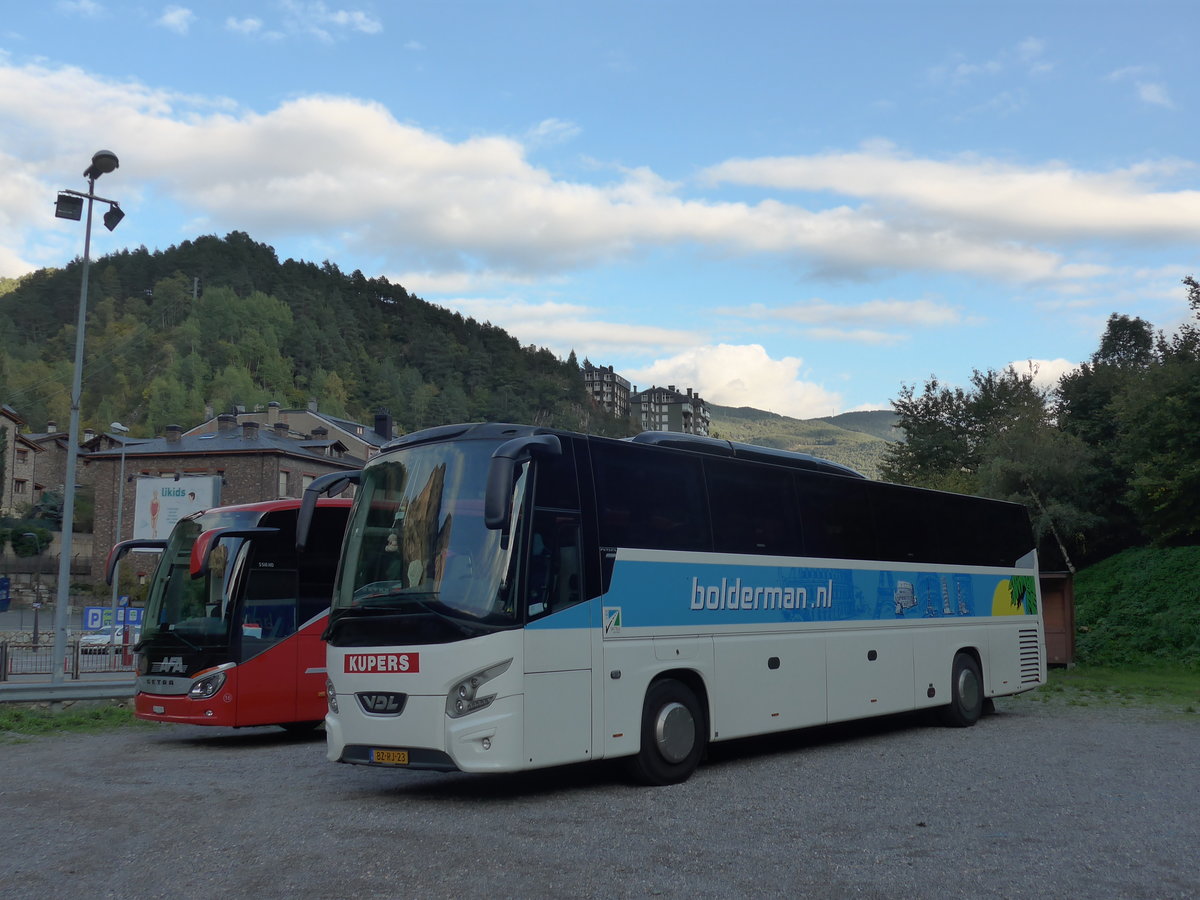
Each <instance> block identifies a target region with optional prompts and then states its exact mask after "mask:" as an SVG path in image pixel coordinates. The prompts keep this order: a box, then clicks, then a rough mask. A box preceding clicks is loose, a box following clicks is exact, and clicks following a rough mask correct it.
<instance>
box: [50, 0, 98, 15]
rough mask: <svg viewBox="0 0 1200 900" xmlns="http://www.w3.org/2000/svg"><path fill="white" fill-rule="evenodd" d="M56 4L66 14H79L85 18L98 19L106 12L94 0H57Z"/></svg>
mask: <svg viewBox="0 0 1200 900" xmlns="http://www.w3.org/2000/svg"><path fill="white" fill-rule="evenodd" d="M56 6H57V7H58V8H59V9H60V10H62V11H63V12H65V13H67V14H68V15H80V16H83V17H84V18H87V19H98V18H99V17H100V16H102V15H104V13H105V12H106V10H105V8H104V6H103V5H101V4H99V3H97V2H95V0H59V2H58V3H57V4H56Z"/></svg>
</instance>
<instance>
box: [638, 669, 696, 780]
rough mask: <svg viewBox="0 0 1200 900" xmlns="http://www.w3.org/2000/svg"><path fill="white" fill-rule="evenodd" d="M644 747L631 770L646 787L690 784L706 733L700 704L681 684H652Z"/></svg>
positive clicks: (644, 713) (670, 680) (668, 680)
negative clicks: (648, 785)
mask: <svg viewBox="0 0 1200 900" xmlns="http://www.w3.org/2000/svg"><path fill="white" fill-rule="evenodd" d="M641 737H642V747H641V750H639V751H638V754H637V756H635V757H633V758H632V759H631V760H630V770H631V772H632V773H633V775H634V777H635V778H637V780H639V781H641V782H642V783H644V784H656V785H661V784H678V783H679V782H681V781H687V779H688V778H689V777H691V774H692V773H693V772H695V771H696V767H697V766H698V765H699V764H700V757H701V756H702V755H703V754H704V747H705V744H706V742H707V733H706V729H705V724H704V715H703V713H702V712H701V710H700V701H698V700H697V699H696V695H695V693H693V692H692V690H691V689H690V688H689V687H688V686H687V685H685V684H684V683H683V682H682V681H677V680H675V679H674V678H664V679H663V680H662V681H656V682H654V684H652V685H650V690H648V691H647V692H646V702H645V705H644V706H643V707H642V734H641Z"/></svg>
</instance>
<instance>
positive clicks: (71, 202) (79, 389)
mask: <svg viewBox="0 0 1200 900" xmlns="http://www.w3.org/2000/svg"><path fill="white" fill-rule="evenodd" d="M119 165H120V162H119V161H118V160H117V154H115V153H113V152H112V151H111V150H99V151H97V152H96V153H95V154H93V156H92V164H91V165H90V166H88V167H87V168H86V169H84V171H83V177H84V178H86V179H87V180H88V191H87V193H86V194H81V193H80V192H79V191H71V190H62V191H59V192H58V203H57V205H56V206H55V210H54V215H55V216H57V217H58V218H60V219H75V220H76V221H78V220H79V217H80V213H81V212H82V207H83V201H84V200H87V225H86V226H84V231H83V277H82V283H81V284H80V287H79V321H78V324H77V325H76V327H75V374H74V377H73V379H72V381H71V424H70V427H69V428H68V429H67V471H66V475H65V476H64V479H63V507H62V552H61V553H60V554H59V558H58V591H57V593H56V594H55V600H54V662H53V665H51V667H50V673H51V674H50V680H51V682H52V683H54V684H60V683H62V680H63V662H64V660H65V659H66V656H67V610H68V606H69V604H70V602H71V536H72V533H73V531H74V528H75V470H76V468H77V463H78V459H79V402H80V398H81V395H82V393H83V330H84V326H85V325H86V324H87V290H88V266H89V264H90V262H91V252H92V203H93V201H95V200H99V201H100V202H102V203H107V204H108V205H109V210H108V212H106V213H105V214H104V227H106V228H107V229H108V230H109V231H112V230H113V229H114V228H116V227H117V223H118V222H120V221H121V219H123V218H124V217H125V214H124V213H123V212H121V207H120V206H118V204H117V201H116V200H107V199H105V198H104V197H97V196H96V179H97V178H99V177H100V176H101V175H106V174H108V173H109V172H113V171H115V170H116V169H117V167H118V166H119Z"/></svg>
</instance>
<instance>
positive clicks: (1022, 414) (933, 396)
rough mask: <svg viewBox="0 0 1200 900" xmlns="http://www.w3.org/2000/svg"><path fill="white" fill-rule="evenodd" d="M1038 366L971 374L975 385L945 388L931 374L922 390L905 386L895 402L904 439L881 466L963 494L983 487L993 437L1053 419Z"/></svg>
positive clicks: (909, 480)
mask: <svg viewBox="0 0 1200 900" xmlns="http://www.w3.org/2000/svg"><path fill="white" fill-rule="evenodd" d="M1036 374H1037V373H1036V372H1035V371H1033V370H1032V369H1031V370H1030V371H1028V372H1018V371H1017V370H1016V369H1015V368H1014V367H1012V366H1009V367H1008V368H1006V369H1004V370H1003V371H1001V372H996V371H994V370H988V371H986V372H980V371H978V370H975V371H974V372H972V373H971V389H970V390H965V389H963V388H960V387H954V388H951V387H945V386H943V385H942V384H941V383H940V382H939V381H938V379H937V377H936V376H930V378H929V380H928V381H926V382H925V387H924V389H923V391H922V392H921V393H920V394H917V393H916V389H915V387H913V386H911V385H901V388H900V396H899V397H898V398H897V399H896V400H893V401H892V408H893V409H894V410H895V411H896V415H897V423H896V424H897V427H898V428H900V429H901V430H902V431H903V432H904V434H905V439H904V440H903V441H901V442H897V443H895V444H891V445H889V446H888V450H887V455H886V456H885V457H884V461H883V463H882V465H881V467H880V469H881V472H882V474H883V477H884V478H886V479H888V480H889V481H896V482H900V483H903V484H912V485H916V486H918V487H928V488H937V489H940V490H949V491H957V492H959V493H967V494H969V493H976V492H977V491H978V490H979V481H978V473H979V468H980V466H981V464H982V463H983V461H984V450H985V447H986V445H987V443H988V442H989V441H993V440H995V439H996V438H998V437H999V436H1001V435H1003V434H1004V433H1005V432H1006V431H1008V430H1009V429H1012V428H1014V427H1016V426H1017V425H1018V424H1019V423H1023V422H1024V423H1027V424H1028V425H1029V427H1036V426H1041V425H1043V424H1045V423H1046V422H1047V421H1048V419H1049V411H1048V409H1047V405H1046V393H1045V391H1043V390H1042V389H1041V388H1039V387H1038V386H1037V385H1036V383H1035V382H1034V376H1035V375H1036Z"/></svg>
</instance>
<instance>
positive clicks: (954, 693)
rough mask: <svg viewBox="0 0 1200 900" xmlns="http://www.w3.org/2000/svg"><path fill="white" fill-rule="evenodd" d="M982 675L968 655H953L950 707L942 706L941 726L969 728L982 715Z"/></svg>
mask: <svg viewBox="0 0 1200 900" xmlns="http://www.w3.org/2000/svg"><path fill="white" fill-rule="evenodd" d="M983 701H984V697H983V674H982V673H981V672H980V670H979V663H977V662H976V661H975V657H974V656H972V655H971V654H970V653H967V652H965V651H963V650H960V651H959V652H958V653H956V654H955V655H954V665H953V667H952V669H951V674H950V705H949V706H943V707H942V708H941V710H940V712H939V718H940V720H941V722H942V724H943V725H949V726H951V727H953V728H969V727H970V726H972V725H974V724H975V723H976V722H978V721H979V717H980V716H981V715H983Z"/></svg>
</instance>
